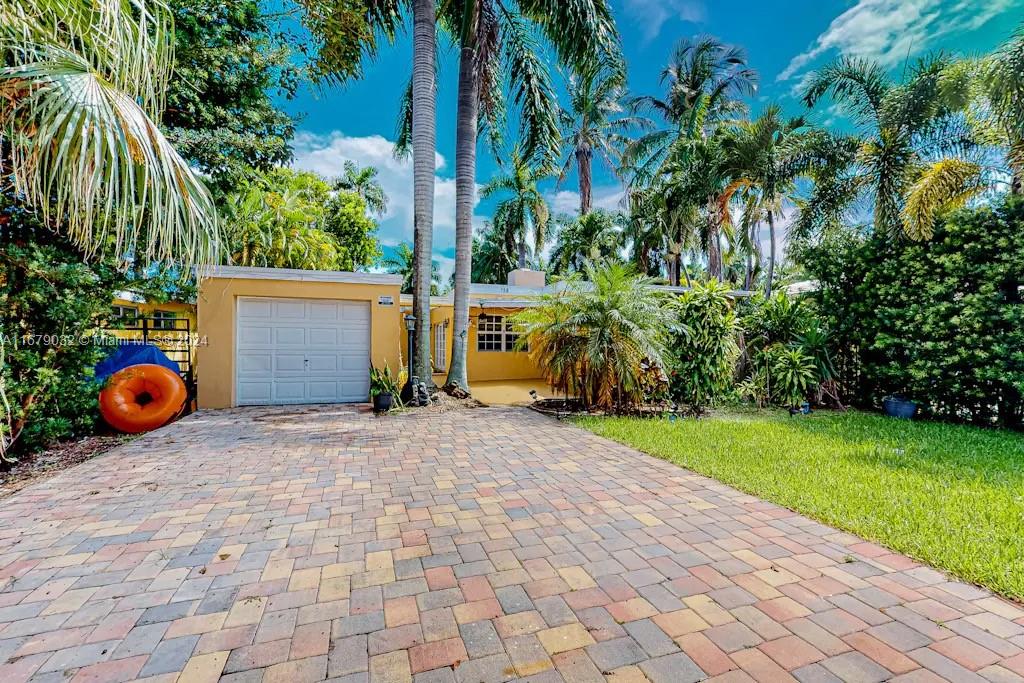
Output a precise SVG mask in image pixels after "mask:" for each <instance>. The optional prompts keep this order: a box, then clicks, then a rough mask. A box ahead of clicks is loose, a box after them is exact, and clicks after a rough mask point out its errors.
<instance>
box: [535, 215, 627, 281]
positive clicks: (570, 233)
mask: <svg viewBox="0 0 1024 683" xmlns="http://www.w3.org/2000/svg"><path fill="white" fill-rule="evenodd" d="M559 222H560V223H561V227H560V229H559V231H558V235H557V237H556V241H555V247H554V249H552V251H551V267H552V269H553V270H554V272H556V273H568V272H581V271H582V270H583V269H584V265H585V264H586V263H588V262H591V261H616V260H621V253H622V250H623V248H624V246H625V236H626V233H625V230H624V229H623V226H622V224H623V222H624V217H623V216H622V214H618V213H609V212H607V211H602V210H600V209H598V210H596V211H592V212H590V213H586V214H583V215H581V216H577V217H575V218H569V217H563V218H562V219H561V220H560V221H559Z"/></svg>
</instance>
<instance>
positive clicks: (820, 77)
mask: <svg viewBox="0 0 1024 683" xmlns="http://www.w3.org/2000/svg"><path fill="white" fill-rule="evenodd" d="M890 87H891V86H890V85H889V80H888V78H887V76H886V74H885V71H884V70H883V69H882V67H881V66H879V65H878V64H876V63H875V62H872V61H870V60H867V59H861V58H858V57H841V58H840V59H838V60H836V61H835V62H833V63H831V64H829V65H827V66H825V67H824V68H823V69H821V70H819V71H817V72H815V73H814V75H813V76H812V77H811V80H810V82H809V83H808V84H807V85H806V87H805V88H804V93H803V101H804V104H805V105H807V106H808V107H814V106H815V105H817V104H818V101H819V100H821V98H822V97H824V96H825V95H826V94H831V95H832V97H833V99H835V100H837V101H838V102H840V103H842V104H845V105H847V106H848V107H849V108H850V109H851V110H852V113H853V115H854V116H855V118H856V119H857V120H858V121H860V122H861V123H862V124H871V123H873V124H878V123H879V122H880V121H881V117H882V106H883V102H884V100H885V96H886V94H887V93H888V92H889V89H890Z"/></svg>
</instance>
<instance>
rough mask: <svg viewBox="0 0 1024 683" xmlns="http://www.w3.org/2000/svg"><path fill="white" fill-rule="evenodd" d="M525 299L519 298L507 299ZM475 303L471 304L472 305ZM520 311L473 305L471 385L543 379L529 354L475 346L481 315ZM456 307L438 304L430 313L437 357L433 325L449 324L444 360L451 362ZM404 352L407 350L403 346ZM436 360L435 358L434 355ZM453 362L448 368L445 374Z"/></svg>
mask: <svg viewBox="0 0 1024 683" xmlns="http://www.w3.org/2000/svg"><path fill="white" fill-rule="evenodd" d="M488 298H489V299H498V298H503V297H501V296H488ZM504 298H518V299H522V298H523V297H522V295H519V296H518V297H512V296H509V297H504ZM471 304H472V302H471ZM517 310H519V309H498V308H493V307H488V308H484V309H481V308H480V307H479V306H476V305H471V306H470V309H469V340H468V343H467V349H466V374H467V375H468V376H469V384H470V387H472V385H473V382H487V381H492V380H516V379H536V378H540V377H543V373H542V372H541V371H540V370H539V369H538V368H537V366H536V365H535V364H534V363H533V361H531V360H530V356H529V354H528V353H526V352H523V351H478V350H477V343H476V334H477V320H478V319H479V317H480V314H481V313H485V314H487V315H501V316H509V315H513V314H514V313H516V312H517ZM453 317H454V308H453V306H452V305H451V304H440V305H437V304H435V305H434V306H433V307H432V308H431V311H430V323H431V334H430V344H431V352H432V354H436V353H437V351H436V349H434V348H433V345H434V331H433V326H434V325H437V324H443V322H444V321H445V320H447V321H448V333H447V335H446V336H447V348H446V349H445V358H446V359H448V360H449V361H450V359H451V354H452V343H453V341H454V334H455V327H454V322H453V320H452V319H453ZM399 323H400V327H401V334H402V338H403V339H405V334H406V333H405V324H404V322H403V321H401V320H399ZM403 350H404V347H403ZM434 357H435V358H436V355H435V356H434ZM449 367H450V363H448V364H446V365H445V372H447V370H448V368H449Z"/></svg>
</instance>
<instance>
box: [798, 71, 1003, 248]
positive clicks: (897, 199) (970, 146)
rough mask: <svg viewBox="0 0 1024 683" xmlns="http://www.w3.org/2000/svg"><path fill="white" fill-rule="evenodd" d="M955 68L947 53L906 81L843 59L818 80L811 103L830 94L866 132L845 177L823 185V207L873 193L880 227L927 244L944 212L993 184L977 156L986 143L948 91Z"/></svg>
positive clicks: (838, 208)
mask: <svg viewBox="0 0 1024 683" xmlns="http://www.w3.org/2000/svg"><path fill="white" fill-rule="evenodd" d="M950 65H951V62H950V60H949V59H948V58H947V57H944V56H937V57H931V58H927V59H923V60H920V61H918V62H917V63H916V64H915V65H913V67H911V68H910V70H909V77H908V78H907V80H906V82H905V83H902V84H899V83H894V82H893V81H892V80H891V79H890V78H889V77H888V75H887V74H886V72H885V70H884V69H883V68H882V67H881V66H880V65H878V64H877V63H875V62H872V61H870V60H865V59H859V58H853V57H843V58H841V59H839V60H837V61H836V62H834V63H832V64H830V65H828V66H826V67H825V68H823V69H822V70H820V71H818V72H816V73H815V74H814V75H813V76H812V78H811V80H810V82H809V83H808V84H807V87H806V89H805V91H804V96H803V99H804V103H805V104H806V105H807V106H808V107H814V106H816V105H817V104H818V103H819V102H820V101H821V100H822V98H823V97H825V96H826V95H831V97H832V99H833V100H835V101H836V102H838V103H840V104H842V105H844V106H845V107H846V110H847V112H848V113H849V114H851V115H852V117H853V120H854V122H855V123H856V124H857V126H858V128H859V145H858V147H857V149H856V151H855V153H854V154H851V155H849V157H848V158H847V159H846V163H845V164H844V166H845V170H844V172H842V173H840V174H839V175H838V176H835V177H834V178H833V180H834V182H832V183H823V184H822V185H821V187H820V188H818V187H817V186H816V189H815V196H812V199H811V202H812V203H814V202H817V206H816V210H818V211H822V212H827V213H831V214H833V215H835V214H839V213H842V212H843V211H845V209H846V208H847V207H848V206H849V204H850V202H851V201H852V200H853V199H854V198H856V197H858V196H863V195H867V196H868V197H869V198H870V200H871V201H872V202H873V203H874V223H875V229H877V230H881V231H884V232H886V233H888V234H889V235H893V236H895V235H899V234H905V235H907V236H908V237H910V238H911V239H928V238H929V237H931V235H932V229H933V227H934V222H935V216H936V213H937V212H938V211H940V210H942V209H945V208H950V207H954V206H958V205H962V204H964V203H965V202H966V201H967V200H968V199H969V198H970V197H972V196H974V195H976V194H977V193H979V192H980V191H982V190H983V189H984V188H985V187H986V183H985V181H984V169H983V167H982V165H981V164H979V163H977V162H975V161H973V160H971V158H970V157H971V155H972V153H973V152H975V151H977V150H978V149H979V145H978V144H977V141H976V140H975V139H974V136H973V133H972V131H971V129H970V127H969V126H968V125H967V122H966V121H965V119H964V117H963V116H962V109H963V106H964V104H963V103H962V102H960V101H958V100H959V99H960V98H957V97H951V95H950V92H949V90H948V89H947V88H945V87H943V86H944V83H943V74H944V72H946V70H947V69H948V68H949V67H950ZM840 188H841V189H840ZM825 195H827V198H826V199H823V196H825Z"/></svg>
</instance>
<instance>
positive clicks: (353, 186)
mask: <svg viewBox="0 0 1024 683" xmlns="http://www.w3.org/2000/svg"><path fill="white" fill-rule="evenodd" d="M377 174H378V171H377V169H376V168H374V167H373V166H367V167H366V168H360V167H359V165H358V164H356V162H354V161H352V160H351V159H346V160H345V172H344V174H342V176H341V177H340V178H338V180H337V181H336V182H335V184H334V187H335V189H337V190H344V191H345V192H352V193H354V194H357V195H359V196H360V197H361V198H362V200H363V201H364V202H366V207H367V208H368V209H369V210H370V211H371V212H372V213H375V214H377V215H378V216H383V215H384V214H386V213H387V212H388V195H387V193H386V192H384V188H383V187H382V186H381V184H380V182H379V181H378V180H377Z"/></svg>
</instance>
